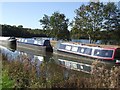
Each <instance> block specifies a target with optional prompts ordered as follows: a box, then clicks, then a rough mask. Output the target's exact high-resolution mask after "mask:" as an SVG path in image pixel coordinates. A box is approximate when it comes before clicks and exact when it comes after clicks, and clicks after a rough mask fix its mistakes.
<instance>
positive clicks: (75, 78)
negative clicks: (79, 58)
mask: <svg viewBox="0 0 120 90" xmlns="http://www.w3.org/2000/svg"><path fill="white" fill-rule="evenodd" d="M2 60H3V70H5V71H7V72H6V73H7V75H8V77H9V78H10V80H12V81H14V83H13V86H12V87H13V88H120V66H113V67H112V68H108V67H107V65H105V64H103V63H101V62H100V61H98V60H96V61H94V62H93V64H92V72H91V74H90V75H89V76H87V77H82V76H80V75H79V73H76V72H75V73H72V72H74V71H71V70H70V72H71V73H69V74H70V75H69V77H67V78H66V77H63V72H65V71H66V70H67V69H66V68H63V67H62V68H60V66H59V65H56V64H54V62H53V61H52V62H51V61H48V62H46V61H44V62H43V63H42V64H41V65H40V66H39V67H38V66H37V63H30V60H29V58H28V57H27V56H22V59H21V61H19V60H13V61H10V62H8V61H7V58H6V56H4V55H3V58H2ZM38 68H39V69H40V70H38ZM38 71H40V72H38ZM39 74H40V75H39ZM3 76H4V75H3ZM3 78H4V77H3ZM3 80H4V79H3Z"/></svg>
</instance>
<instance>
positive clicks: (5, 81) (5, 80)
mask: <svg viewBox="0 0 120 90" xmlns="http://www.w3.org/2000/svg"><path fill="white" fill-rule="evenodd" d="M2 74H3V76H2V84H1V85H2V88H13V86H14V81H13V80H11V79H10V78H9V76H8V71H7V70H4V71H3V72H2Z"/></svg>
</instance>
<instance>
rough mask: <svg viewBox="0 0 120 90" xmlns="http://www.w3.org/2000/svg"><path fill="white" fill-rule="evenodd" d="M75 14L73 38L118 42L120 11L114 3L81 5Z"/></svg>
mask: <svg viewBox="0 0 120 90" xmlns="http://www.w3.org/2000/svg"><path fill="white" fill-rule="evenodd" d="M75 13H76V16H75V19H74V23H73V27H72V30H71V37H72V38H77V39H79V38H83V37H87V38H89V41H90V42H96V41H97V40H105V39H108V40H109V39H110V40H116V39H117V40H118V38H120V37H119V36H120V35H118V34H119V31H120V30H119V27H120V22H119V18H120V15H119V14H120V11H119V9H117V8H116V5H115V4H114V3H111V2H110V3H107V4H103V3H100V2H97V3H95V2H90V3H88V4H87V5H84V4H83V5H81V6H80V8H78V9H76V10H75ZM113 28H114V29H113ZM103 30H104V31H103ZM105 30H106V31H105ZM110 30H111V31H110ZM103 32H104V33H103ZM111 32H112V33H111ZM106 36H107V37H106ZM114 44H115V43H114Z"/></svg>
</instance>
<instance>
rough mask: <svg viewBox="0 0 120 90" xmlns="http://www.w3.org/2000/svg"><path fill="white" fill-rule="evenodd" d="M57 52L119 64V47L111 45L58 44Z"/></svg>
mask: <svg viewBox="0 0 120 90" xmlns="http://www.w3.org/2000/svg"><path fill="white" fill-rule="evenodd" d="M57 51H61V52H66V53H71V54H76V55H80V56H84V57H89V58H93V59H99V60H103V61H104V60H105V61H113V62H115V63H120V47H119V46H113V45H109V46H108V45H104V46H103V45H99V46H98V45H90V44H89V45H85V44H78V43H66V42H62V43H59V44H58V46H57Z"/></svg>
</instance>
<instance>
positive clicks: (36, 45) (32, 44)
mask: <svg viewBox="0 0 120 90" xmlns="http://www.w3.org/2000/svg"><path fill="white" fill-rule="evenodd" d="M17 46H18V47H21V48H25V49H30V50H35V51H48V52H53V48H52V46H51V44H50V40H48V39H42V40H36V39H35V38H18V39H17Z"/></svg>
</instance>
